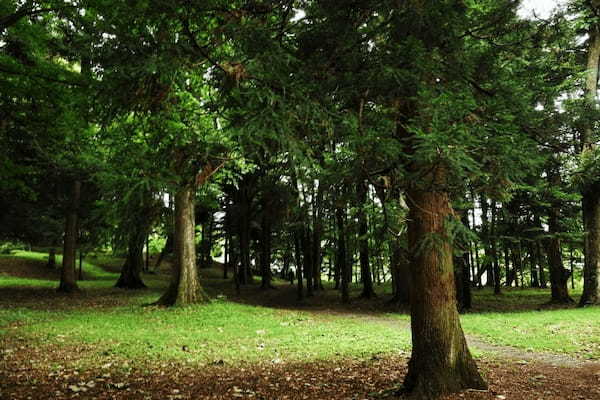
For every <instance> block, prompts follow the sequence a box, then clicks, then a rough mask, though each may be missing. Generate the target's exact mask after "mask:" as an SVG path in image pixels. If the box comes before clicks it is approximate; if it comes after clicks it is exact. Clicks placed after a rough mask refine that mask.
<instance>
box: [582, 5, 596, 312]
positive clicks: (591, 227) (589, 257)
mask: <svg viewBox="0 0 600 400" xmlns="http://www.w3.org/2000/svg"><path fill="white" fill-rule="evenodd" d="M591 7H593V8H594V9H595V10H594V12H595V13H596V14H597V12H598V11H600V4H598V2H597V1H595V2H592V4H591ZM589 36H590V38H589V49H588V54H587V76H586V84H585V95H586V100H587V104H588V107H589V108H591V109H592V110H594V109H597V99H596V97H597V92H598V66H599V63H600V25H599V24H596V25H594V26H592V27H591V28H590V30H589ZM594 147H595V144H594V140H593V123H590V124H589V126H586V127H585V129H584V130H583V132H582V135H581V148H582V153H584V152H588V151H594V150H595V149H594ZM589 179H598V178H597V177H589ZM591 183H592V184H591V185H590V187H589V188H588V189H587V190H584V191H583V198H582V212H583V227H584V231H585V242H584V250H585V262H584V265H583V293H582V294H581V299H580V300H579V306H580V307H583V306H587V305H591V304H598V303H599V302H600V284H599V282H598V280H599V279H600V191H599V190H598V186H600V185H599V184H598V182H591Z"/></svg>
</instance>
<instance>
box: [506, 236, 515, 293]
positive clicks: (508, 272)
mask: <svg viewBox="0 0 600 400" xmlns="http://www.w3.org/2000/svg"><path fill="white" fill-rule="evenodd" d="M504 269H505V271H506V287H511V286H512V283H513V275H512V273H511V269H510V244H509V243H508V241H504Z"/></svg>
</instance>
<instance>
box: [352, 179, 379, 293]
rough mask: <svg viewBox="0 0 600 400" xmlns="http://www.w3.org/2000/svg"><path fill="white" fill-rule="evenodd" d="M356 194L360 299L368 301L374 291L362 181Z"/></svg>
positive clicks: (365, 188)
mask: <svg viewBox="0 0 600 400" xmlns="http://www.w3.org/2000/svg"><path fill="white" fill-rule="evenodd" d="M356 194H357V197H358V247H359V260H360V277H361V279H362V283H363V290H362V293H361V295H360V297H363V298H367V299H370V298H373V297H375V291H374V290H373V280H372V278H371V266H370V264H369V235H368V234H369V226H368V223H367V215H366V213H365V207H366V206H367V185H366V184H365V182H364V181H362V180H361V181H360V182H359V183H358V185H357V186H356Z"/></svg>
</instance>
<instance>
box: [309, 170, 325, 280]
mask: <svg viewBox="0 0 600 400" xmlns="http://www.w3.org/2000/svg"><path fill="white" fill-rule="evenodd" d="M323 191H324V187H323V183H321V182H319V187H318V188H317V196H316V197H315V202H314V206H313V238H312V240H311V243H312V262H313V272H312V277H313V288H314V290H323V282H322V281H321V265H322V264H323V253H322V251H321V236H322V235H323V210H322V204H323Z"/></svg>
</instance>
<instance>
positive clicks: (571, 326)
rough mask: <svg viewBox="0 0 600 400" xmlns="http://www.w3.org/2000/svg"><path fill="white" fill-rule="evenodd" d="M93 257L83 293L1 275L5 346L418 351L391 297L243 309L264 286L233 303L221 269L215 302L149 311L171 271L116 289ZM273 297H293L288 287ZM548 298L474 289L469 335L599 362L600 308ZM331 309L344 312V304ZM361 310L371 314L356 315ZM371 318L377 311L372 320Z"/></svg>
mask: <svg viewBox="0 0 600 400" xmlns="http://www.w3.org/2000/svg"><path fill="white" fill-rule="evenodd" d="M46 257H47V255H46V254H43V253H35V252H26V251H18V252H16V253H15V254H13V255H12V256H9V257H4V258H1V257H0V265H2V263H3V262H6V260H10V259H12V260H20V262H22V263H23V265H27V266H28V268H33V269H35V268H45V267H44V266H45V262H46ZM90 260H91V261H101V262H102V263H107V264H110V266H111V267H110V268H109V270H105V269H103V268H101V267H100V266H98V265H95V264H93V263H90V262H86V263H85V265H84V270H85V271H86V274H87V278H88V279H87V280H84V281H80V282H79V285H80V287H81V288H82V289H84V291H83V292H82V293H80V294H78V295H76V296H64V295H59V294H57V293H56V291H55V290H54V289H55V288H56V286H57V282H56V277H55V278H53V279H50V278H48V279H32V278H29V277H27V276H13V275H18V274H13V275H11V274H8V273H6V272H5V273H4V274H0V291H1V292H3V294H6V296H0V341H2V340H3V337H4V339H5V340H7V343H8V342H10V341H11V340H14V339H15V338H22V340H23V339H24V340H27V341H28V343H32V344H34V345H36V346H40V347H41V348H42V349H48V350H53V349H54V350H55V349H79V350H77V351H78V352H79V354H77V363H79V364H82V365H99V363H104V362H107V361H109V360H115V359H120V360H132V361H134V362H138V363H143V362H148V361H149V362H162V361H169V360H171V361H177V362H190V363H196V364H210V363H214V362H215V361H217V362H218V363H234V362H239V361H246V362H280V361H294V360H302V361H311V360H321V359H338V358H339V359H342V358H353V357H355V358H360V359H368V358H371V357H373V356H375V355H385V354H392V353H398V352H402V351H408V350H409V348H410V332H409V330H408V329H402V328H400V325H401V324H393V323H389V322H390V321H394V319H402V320H403V321H406V320H407V319H408V317H407V315H406V314H392V315H389V314H384V312H382V310H381V309H379V310H377V309H376V307H375V306H376V305H377V304H381V303H377V301H379V302H384V299H383V296H380V298H379V300H376V301H375V302H371V303H368V304H370V306H369V307H370V308H369V307H367V308H365V309H364V310H363V309H358V308H356V307H355V305H356V304H357V303H358V300H357V301H356V303H355V305H353V306H352V307H351V308H346V309H342V308H340V312H335V313H331V312H328V310H327V309H323V308H320V309H319V308H318V307H317V308H315V307H313V306H314V304H311V303H306V304H305V305H304V307H306V308H307V309H310V308H311V307H312V308H313V311H314V310H315V309H317V310H319V312H308V311H303V310H301V309H298V308H297V307H296V309H292V308H291V307H288V309H283V308H269V307H264V306H261V305H259V304H244V303H243V301H255V300H256V299H257V297H259V296H260V295H259V292H258V290H257V291H256V293H254V294H252V295H250V296H246V298H233V297H232V298H230V299H228V298H226V297H225V296H224V295H222V293H226V294H227V295H230V296H233V292H232V288H231V284H230V283H229V282H226V281H224V280H223V279H221V271H219V270H217V269H214V270H203V271H202V274H203V284H204V285H205V286H206V289H207V291H208V292H209V294H210V295H211V296H212V297H213V298H215V300H214V301H212V302H211V303H209V304H205V305H200V306H194V307H188V308H183V309H165V308H158V307H153V306H151V307H142V305H144V304H147V303H150V302H152V301H154V300H156V299H157V298H158V297H159V296H160V294H161V293H162V291H163V290H164V288H165V286H166V283H167V279H168V277H167V276H166V275H146V276H145V277H144V280H145V282H146V284H147V285H148V286H149V289H148V290H145V291H133V292H130V291H123V290H120V289H115V288H113V285H114V282H115V281H116V279H117V277H118V274H117V273H115V272H110V271H115V270H116V269H115V268H116V266H118V265H119V261H118V260H114V259H110V258H108V257H107V256H99V257H97V258H95V259H92V258H90ZM57 262H58V263H60V259H59V260H57ZM358 290H359V288H355V294H357V293H358ZM271 293H274V295H277V296H282V295H285V292H284V291H283V290H280V291H272V292H271ZM335 296H336V294H335V293H334V292H333V291H327V292H326V294H323V295H320V296H317V297H315V298H314V299H317V301H323V302H326V303H327V306H328V307H329V305H330V303H331V302H332V301H335V298H336V297H335ZM548 298H549V293H548V291H542V290H505V292H504V294H503V295H502V296H494V295H493V294H492V293H491V291H489V290H488V289H484V290H476V291H474V304H475V305H476V306H475V309H474V312H471V313H468V314H466V315H463V316H462V324H463V327H464V329H465V332H467V333H468V334H473V335H477V336H479V337H481V338H483V339H484V340H486V341H489V342H491V343H495V344H501V345H509V346H514V347H518V348H522V349H528V350H532V351H549V352H555V353H568V354H574V355H577V356H580V357H584V358H600V309H599V308H598V307H595V308H586V309H575V308H568V309H547V308H543V307H542V308H540V304H542V303H543V302H545V301H547V299H548ZM275 299H277V298H276V297H275ZM319 299H320V300H319ZM290 304H294V301H293V300H290ZM331 307H333V308H334V311H336V310H337V309H335V307H342V306H340V305H339V304H338V305H336V304H333V305H331ZM361 312H365V314H364V315H363V317H364V318H356V314H359V313H361ZM373 312H378V314H377V315H376V316H375V317H373V315H372V313H373ZM344 313H348V315H344ZM82 346H83V347H82Z"/></svg>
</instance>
